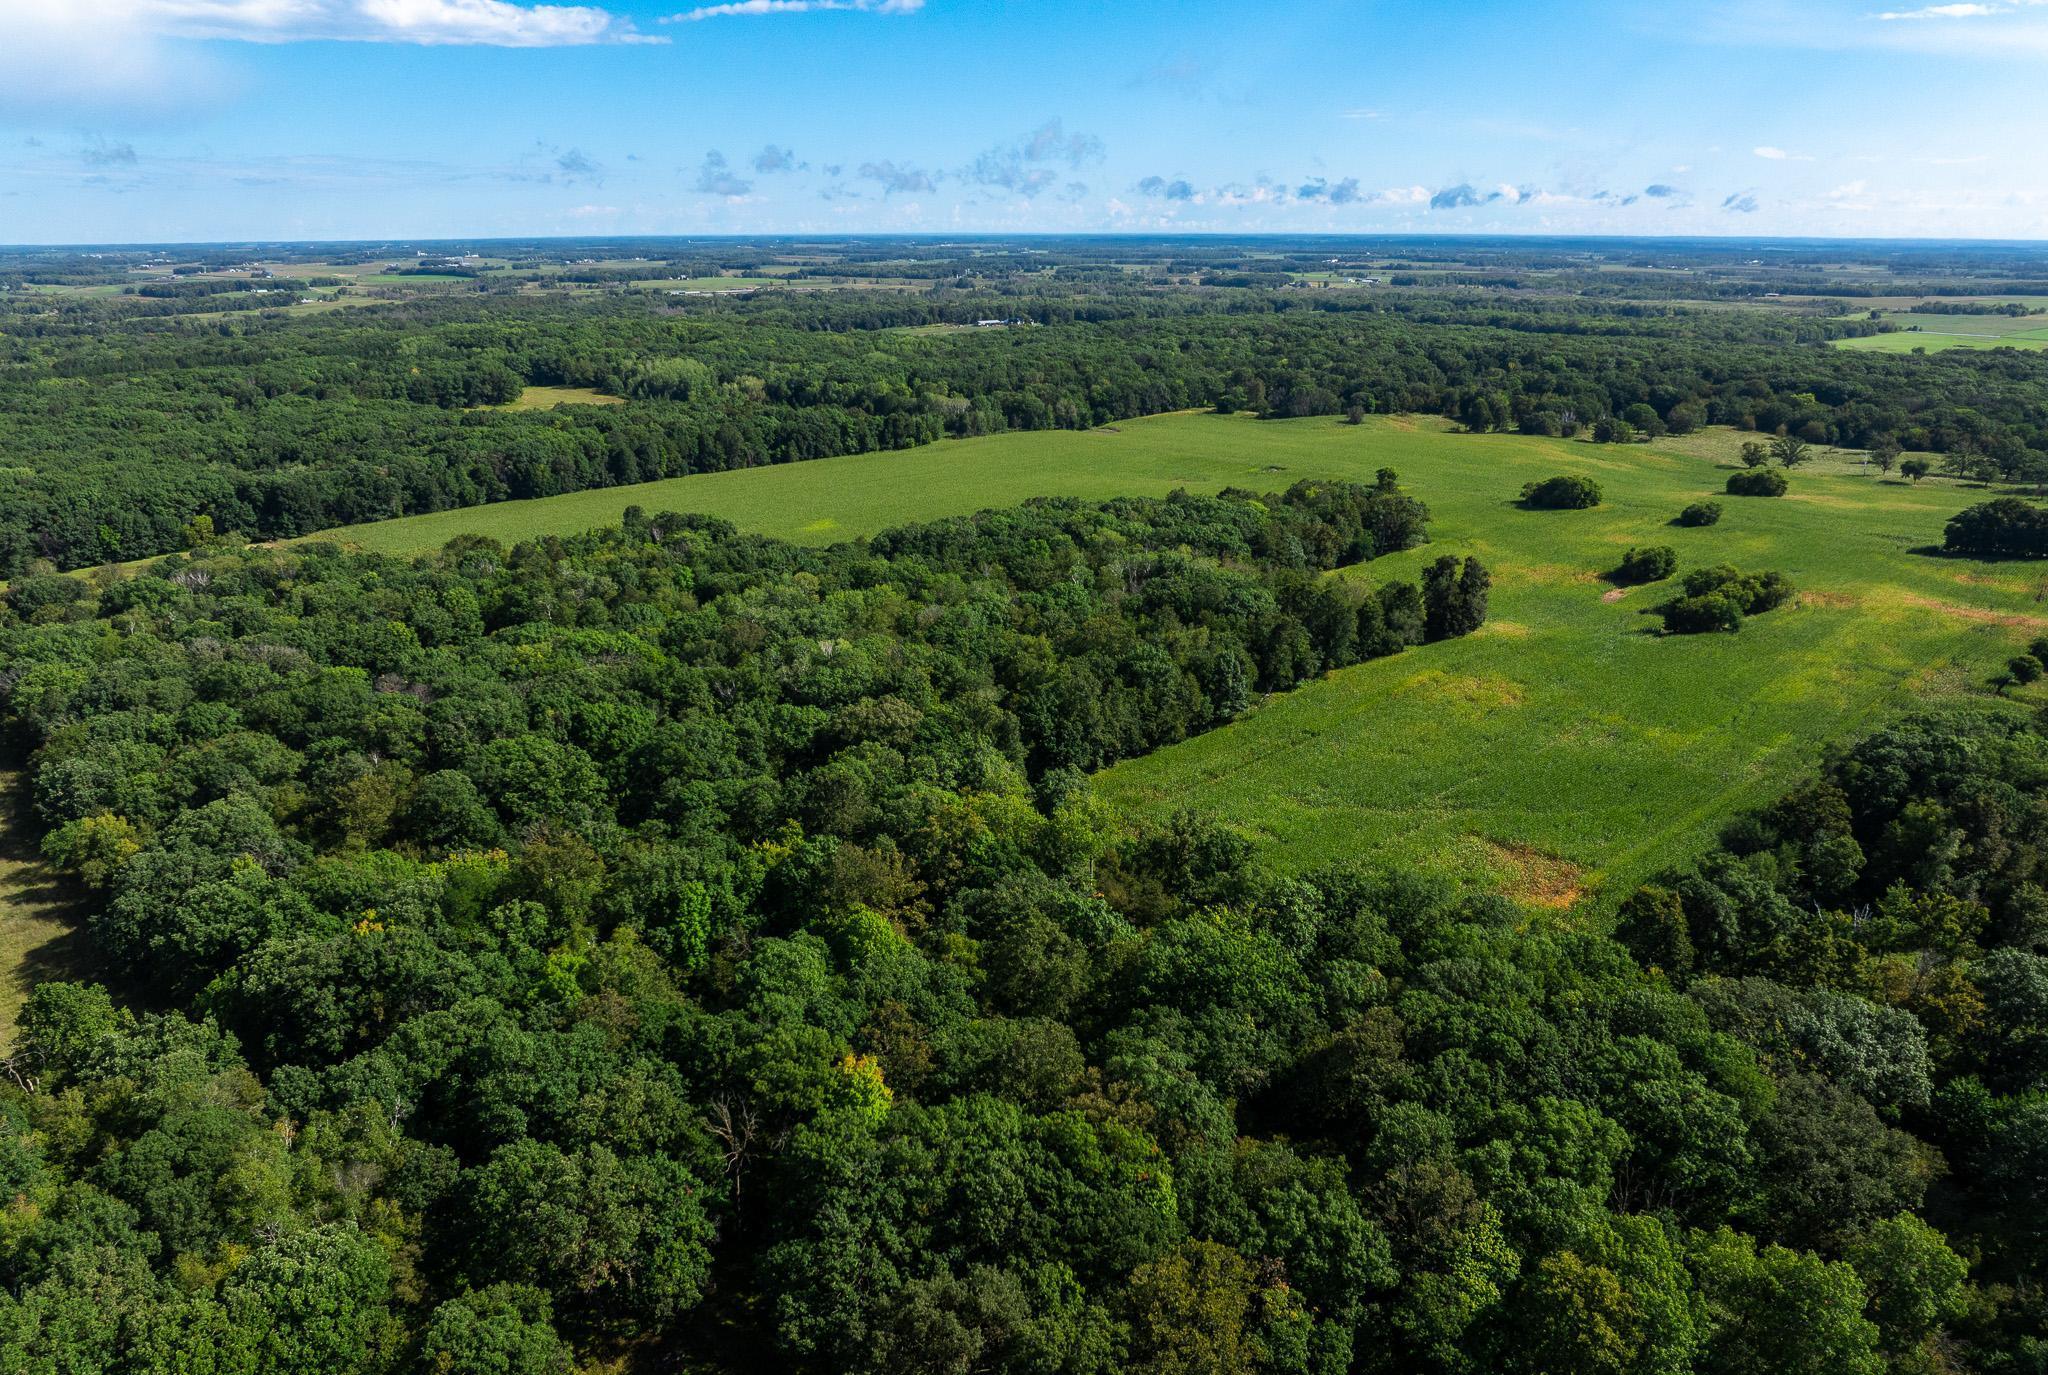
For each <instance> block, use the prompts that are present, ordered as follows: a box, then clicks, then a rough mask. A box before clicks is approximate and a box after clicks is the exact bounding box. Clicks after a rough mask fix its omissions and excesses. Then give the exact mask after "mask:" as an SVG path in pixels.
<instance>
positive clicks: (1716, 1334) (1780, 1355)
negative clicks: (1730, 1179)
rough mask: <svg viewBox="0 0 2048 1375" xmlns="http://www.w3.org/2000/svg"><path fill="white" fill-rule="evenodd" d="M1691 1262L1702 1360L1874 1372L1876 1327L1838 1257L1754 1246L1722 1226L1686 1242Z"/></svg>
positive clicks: (1809, 1372) (1794, 1370)
mask: <svg viewBox="0 0 2048 1375" xmlns="http://www.w3.org/2000/svg"><path fill="white" fill-rule="evenodd" d="M1691 1265H1692V1270H1693V1273H1694V1276H1695V1277H1696V1281H1697V1283H1698V1286H1699V1290H1700V1293H1701V1295H1702V1296H1703V1297H1704V1298H1705V1300H1706V1320H1707V1326H1708V1336H1707V1341H1706V1345H1705V1347H1704V1350H1703V1352H1702V1357H1703V1359H1702V1368H1703V1369H1709V1370H1714V1371H1716V1372H1725V1373H1726V1375H1878V1372H1880V1371H1882V1370H1883V1369H1884V1361H1883V1358H1882V1357H1881V1356H1880V1355H1879V1352H1878V1330H1877V1327H1876V1325H1875V1324H1874V1323H1872V1322H1871V1321H1870V1320H1869V1319H1867V1318H1866V1317H1864V1316H1863V1313H1864V1307H1865V1305H1866V1302H1867V1296H1866V1294H1865V1293H1864V1289H1863V1283H1862V1281H1861V1280H1860V1279H1858V1278H1857V1275H1856V1272H1855V1271H1854V1270H1852V1269H1851V1268H1850V1267H1849V1266H1847V1265H1844V1264H1841V1263H1839V1262H1829V1261H1823V1260H1821V1259H1820V1258H1819V1257H1817V1256H1812V1255H1805V1254H1801V1253H1800V1252H1797V1251H1788V1250H1786V1249H1785V1248H1784V1247H1782V1246H1764V1247H1761V1248H1759V1247H1758V1246H1757V1244H1756V1241H1755V1239H1754V1238H1751V1237H1746V1236H1743V1235H1741V1234H1740V1233H1738V1232H1734V1231H1731V1230H1730V1229H1728V1228H1726V1227H1724V1228H1721V1229H1720V1230H1719V1231H1716V1232H1711V1233H1703V1234H1701V1235H1700V1236H1699V1237H1698V1238H1697V1239H1696V1240H1695V1241H1694V1243H1693V1246H1692V1253H1691Z"/></svg>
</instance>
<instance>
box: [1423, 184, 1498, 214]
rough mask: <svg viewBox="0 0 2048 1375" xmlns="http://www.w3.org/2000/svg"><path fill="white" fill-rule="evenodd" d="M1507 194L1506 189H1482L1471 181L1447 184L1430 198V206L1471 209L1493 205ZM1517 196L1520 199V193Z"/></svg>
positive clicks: (1431, 207) (1435, 207)
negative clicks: (1453, 184) (1452, 184)
mask: <svg viewBox="0 0 2048 1375" xmlns="http://www.w3.org/2000/svg"><path fill="white" fill-rule="evenodd" d="M1507 194H1508V193H1507V192H1505V191H1481V190H1479V189H1478V188H1477V187H1475V186H1473V185H1472V184H1471V183H1470V182H1461V183H1459V184H1458V185H1456V186H1446V187H1445V188H1444V189H1443V190H1441V191H1439V192H1437V193H1436V194H1435V195H1433V196H1431V197H1430V198H1429V208H1430V209H1432V210H1471V209H1473V208H1475V207H1477V206H1481V205H1492V204H1493V203H1494V202H1495V201H1498V200H1502V199H1505V198H1506V196H1507ZM1516 196H1517V198H1518V199H1519V198H1520V193H1519V192H1517V193H1516Z"/></svg>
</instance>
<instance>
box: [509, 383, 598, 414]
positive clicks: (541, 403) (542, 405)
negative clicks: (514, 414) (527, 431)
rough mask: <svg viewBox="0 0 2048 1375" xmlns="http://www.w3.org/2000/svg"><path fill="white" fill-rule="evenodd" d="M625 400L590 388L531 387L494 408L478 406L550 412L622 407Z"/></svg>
mask: <svg viewBox="0 0 2048 1375" xmlns="http://www.w3.org/2000/svg"><path fill="white" fill-rule="evenodd" d="M624 404H625V398H624V397H620V396H607V395H605V394H604V393H603V392H601V391H598V390H596V389H595V388H592V387H543V386H532V387H527V388H525V389H524V390H522V391H521V392H520V393H519V395H518V396H517V397H516V398H515V399H513V400H511V401H507V402H504V403H503V404H502V405H496V406H479V407H478V408H477V409H479V410H486V411H551V410H553V409H555V407H557V406H623V405H624Z"/></svg>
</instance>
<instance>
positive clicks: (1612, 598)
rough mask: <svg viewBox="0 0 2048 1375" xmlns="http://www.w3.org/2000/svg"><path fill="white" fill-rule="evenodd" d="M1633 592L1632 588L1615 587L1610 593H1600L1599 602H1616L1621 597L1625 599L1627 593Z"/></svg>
mask: <svg viewBox="0 0 2048 1375" xmlns="http://www.w3.org/2000/svg"><path fill="white" fill-rule="evenodd" d="M1633 591H1635V589H1634V588H1633V587H1617V588H1615V589H1613V590H1612V591H1609V592H1602V593H1601V594H1600V600H1601V601H1603V602H1618V601H1620V600H1621V599H1622V598H1623V597H1626V596H1627V595H1628V594H1629V593H1631V592H1633Z"/></svg>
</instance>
